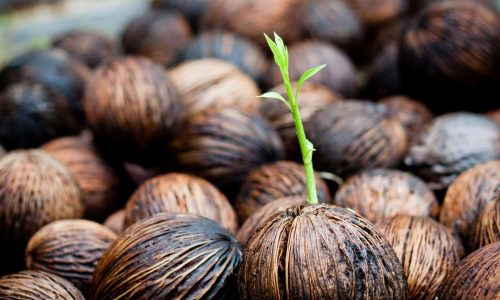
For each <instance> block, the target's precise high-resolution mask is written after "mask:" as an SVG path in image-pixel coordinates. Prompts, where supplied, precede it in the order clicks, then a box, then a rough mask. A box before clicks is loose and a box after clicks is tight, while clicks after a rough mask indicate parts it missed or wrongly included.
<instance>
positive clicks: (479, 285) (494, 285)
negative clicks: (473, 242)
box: [437, 242, 500, 300]
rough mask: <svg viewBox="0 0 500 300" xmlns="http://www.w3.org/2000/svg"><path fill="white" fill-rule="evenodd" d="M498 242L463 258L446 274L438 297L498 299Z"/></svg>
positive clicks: (445, 298)
mask: <svg viewBox="0 0 500 300" xmlns="http://www.w3.org/2000/svg"><path fill="white" fill-rule="evenodd" d="M499 265H500V242H498V243H494V244H491V245H488V246H486V247H483V248H481V249H479V250H477V251H476V252H473V253H472V254H470V255H469V256H467V257H466V258H465V259H463V260H462V261H461V262H460V263H459V264H458V265H457V266H456V267H455V268H454V270H452V272H450V274H448V277H447V278H446V280H445V281H444V282H443V284H442V285H441V287H440V288H439V291H438V293H437V296H438V299H443V300H466V299H499V298H500V280H499V277H500V268H499V267H498V266H499Z"/></svg>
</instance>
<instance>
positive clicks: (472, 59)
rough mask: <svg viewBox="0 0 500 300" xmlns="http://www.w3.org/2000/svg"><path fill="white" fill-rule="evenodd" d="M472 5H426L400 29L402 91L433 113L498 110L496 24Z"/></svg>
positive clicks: (499, 32)
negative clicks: (403, 28) (401, 31)
mask: <svg viewBox="0 0 500 300" xmlns="http://www.w3.org/2000/svg"><path fill="white" fill-rule="evenodd" d="M478 2H479V1H441V2H438V3H435V4H432V5H429V6H428V7H427V8H426V9H424V10H423V11H422V12H421V13H420V14H419V15H418V16H417V17H416V19H415V20H414V21H413V22H411V23H409V24H408V26H406V27H405V30H404V34H403V37H402V40H401V47H400V67H401V68H400V70H401V77H402V81H403V86H404V88H405V90H406V91H407V92H408V93H410V94H411V95H413V96H414V97H416V98H418V99H424V100H426V101H427V104H428V105H429V106H430V107H431V108H433V109H434V110H436V111H440V112H443V111H444V112H448V111H451V110H475V111H482V110H484V109H486V108H495V107H497V106H498V97H500V93H499V90H498V84H499V83H500V47H498V45H499V44H500V18H498V15H497V14H496V13H495V12H494V11H493V10H491V9H490V8H488V7H487V6H484V5H481V4H480V3H478Z"/></svg>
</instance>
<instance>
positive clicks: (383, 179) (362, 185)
mask: <svg viewBox="0 0 500 300" xmlns="http://www.w3.org/2000/svg"><path fill="white" fill-rule="evenodd" d="M335 204H336V205H339V206H342V207H346V208H351V209H353V210H354V211H356V212H357V213H359V214H360V215H362V216H363V217H365V218H367V219H368V220H370V221H371V222H373V223H377V222H382V221H384V220H387V219H390V218H392V217H395V216H397V215H409V216H423V217H434V218H435V217H438V215H439V204H438V202H437V200H436V197H435V196H434V193H433V192H432V191H431V190H430V189H429V188H428V187H427V186H426V185H425V183H424V182H423V181H422V180H420V179H419V178H417V177H415V176H412V175H409V174H408V173H405V172H403V171H397V170H388V169H374V170H368V171H364V172H362V173H360V174H357V175H354V176H352V177H350V178H349V179H348V180H347V181H346V182H345V183H344V184H343V185H342V186H341V187H340V189H339V191H338V192H337V194H336V195H335Z"/></svg>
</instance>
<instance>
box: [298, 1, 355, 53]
mask: <svg viewBox="0 0 500 300" xmlns="http://www.w3.org/2000/svg"><path fill="white" fill-rule="evenodd" d="M303 10H304V15H303V17H302V18H303V22H304V23H305V24H304V27H305V28H306V31H307V32H308V33H309V35H310V36H311V37H313V38H316V39H319V40H324V41H328V42H331V43H333V44H335V45H337V46H339V47H341V48H347V49H349V48H353V46H357V45H358V44H359V43H360V42H361V40H362V39H363V35H364V28H363V24H362V23H361V20H360V19H359V17H358V14H357V13H356V12H355V11H354V10H353V9H352V7H351V6H350V5H349V4H347V3H346V2H344V1H341V0H333V1H332V0H317V1H308V2H307V4H306V5H305V6H304V8H303Z"/></svg>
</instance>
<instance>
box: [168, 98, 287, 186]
mask: <svg viewBox="0 0 500 300" xmlns="http://www.w3.org/2000/svg"><path fill="white" fill-rule="evenodd" d="M171 148H172V150H173V152H174V153H175V154H176V155H175V158H176V162H177V164H178V166H179V168H180V169H181V170H184V171H186V172H188V173H192V174H195V175H197V176H200V177H202V178H205V179H207V180H209V181H210V182H212V183H214V184H215V185H217V186H218V187H229V186H231V187H233V188H238V187H237V186H238V184H240V183H241V182H242V181H243V179H244V178H245V177H246V176H247V174H248V173H249V172H250V171H251V170H253V169H255V168H257V167H259V166H261V165H263V164H266V163H269V162H273V161H277V160H280V159H283V156H284V151H283V145H282V143H281V140H280V138H279V136H278V134H277V133H276V131H275V130H274V129H273V128H272V127H271V125H270V124H269V123H268V122H267V121H266V120H265V119H264V118H263V117H261V116H260V115H259V114H256V113H247V112H244V111H242V110H239V109H235V108H223V109H215V110H209V111H205V112H201V113H198V114H196V115H193V116H192V117H190V118H189V119H187V120H186V122H185V123H184V124H183V125H182V126H181V127H180V130H179V132H178V134H177V136H176V137H175V138H174V140H173V141H172V144H171Z"/></svg>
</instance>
